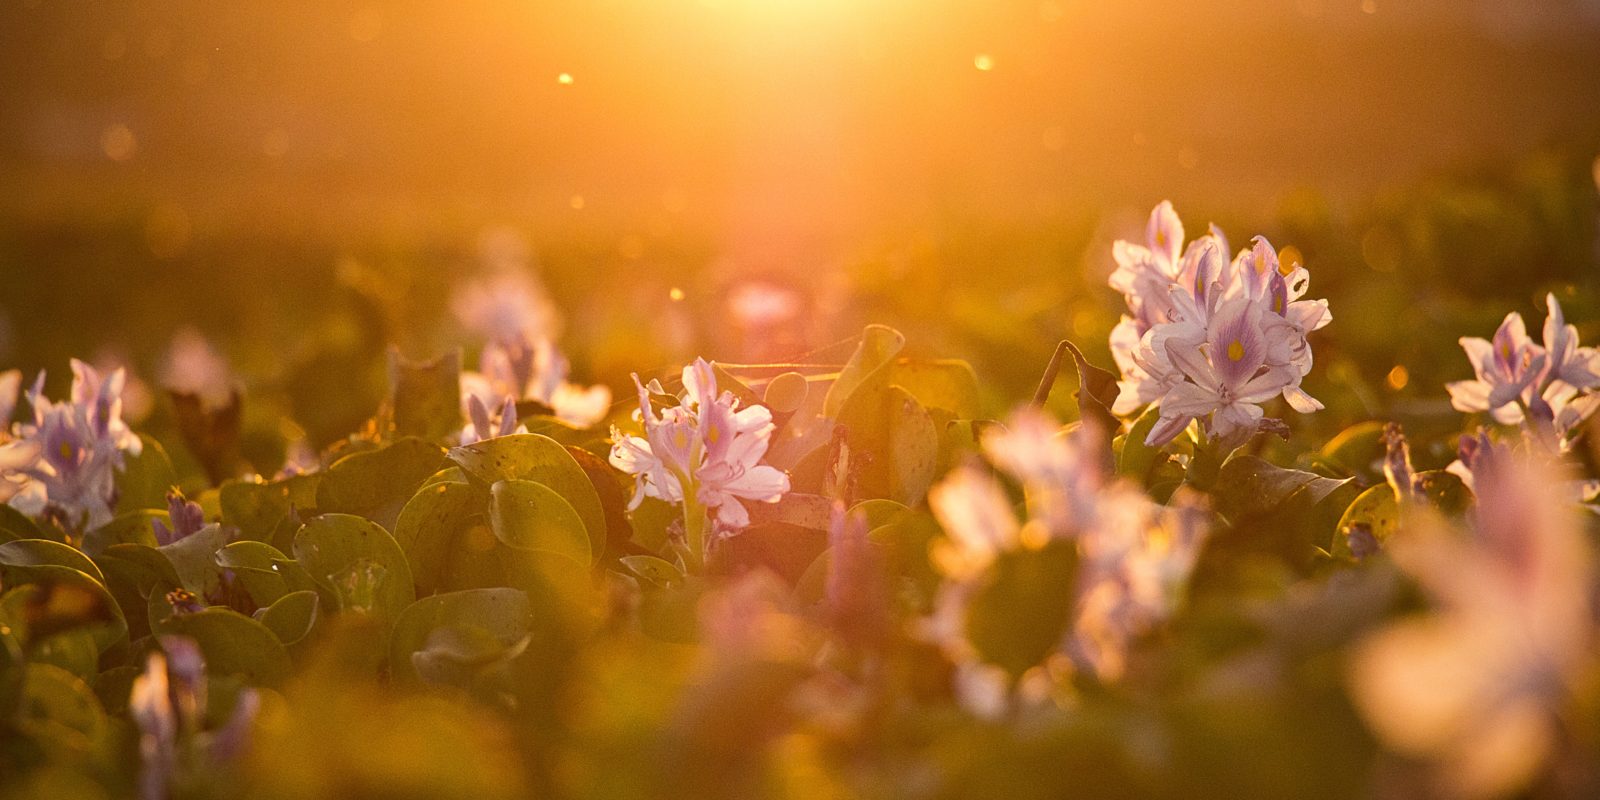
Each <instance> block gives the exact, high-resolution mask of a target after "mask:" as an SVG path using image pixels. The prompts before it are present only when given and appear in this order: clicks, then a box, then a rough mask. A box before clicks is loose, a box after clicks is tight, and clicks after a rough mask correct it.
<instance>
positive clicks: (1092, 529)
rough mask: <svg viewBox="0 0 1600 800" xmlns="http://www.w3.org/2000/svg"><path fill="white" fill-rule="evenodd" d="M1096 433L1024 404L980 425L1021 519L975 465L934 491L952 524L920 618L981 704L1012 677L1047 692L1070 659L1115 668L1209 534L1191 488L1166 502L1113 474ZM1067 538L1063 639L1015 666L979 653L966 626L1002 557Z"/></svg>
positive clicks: (1004, 694)
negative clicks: (1006, 417) (1015, 494)
mask: <svg viewBox="0 0 1600 800" xmlns="http://www.w3.org/2000/svg"><path fill="white" fill-rule="evenodd" d="M1097 436H1098V432H1096V431H1094V430H1093V429H1092V428H1091V427H1085V426H1080V427H1078V428H1076V429H1074V430H1072V431H1070V432H1062V431H1061V429H1060V427H1059V425H1056V424H1055V423H1054V422H1053V421H1051V420H1050V419H1049V418H1048V417H1047V416H1045V415H1044V414H1042V413H1041V412H1038V411H1034V410H1029V411H1024V412H1020V413H1019V414H1017V415H1015V416H1014V417H1013V418H1012V419H1011V420H1010V421H1009V424H1008V425H1007V429H1006V430H1005V431H997V432H993V433H990V434H988V435H986V436H985V437H984V440H983V450H984V452H985V454H987V455H988V456H989V459H990V461H991V462H993V463H994V464H995V465H996V466H998V467H999V468H1000V469H1001V470H1002V471H1004V472H1005V473H1007V474H1008V475H1010V476H1012V477H1013V478H1015V479H1016V480H1017V481H1018V482H1019V483H1020V484H1021V485H1022V487H1023V492H1024V494H1025V496H1026V504H1025V505H1026V518H1025V519H1018V516H1017V514H1016V512H1015V511H1014V510H1013V507H1012V504H1011V501H1010V499H1009V498H1008V497H1007V495H1006V493H1005V491H1004V489H1003V488H1002V487H1001V485H1000V483H999V481H998V480H996V479H995V478H994V477H993V476H992V475H990V474H988V473H987V472H985V471H983V470H981V469H980V468H978V467H976V466H972V465H966V466H962V467H958V468H957V469H956V470H954V471H953V472H951V473H950V474H949V475H948V476H946V477H945V478H944V479H943V480H941V481H940V482H939V483H938V484H936V485H935V486H934V487H933V488H932V489H930V490H929V492H928V504H929V507H930V508H931V509H932V510H933V513H934V516H935V518H936V519H938V521H939V524H940V526H941V527H943V529H944V531H945V538H943V539H940V540H937V541H935V543H934V544H933V546H932V549H931V552H930V555H931V557H932V560H933V563H934V566H935V568H936V569H937V570H938V571H939V573H940V574H941V575H942V576H943V577H944V582H943V584H942V585H941V586H940V589H939V593H938V596H937V597H936V598H935V602H934V612H933V615H932V616H931V617H930V618H929V619H927V620H925V624H924V626H923V629H922V630H923V634H924V635H925V636H926V637H927V638H928V639H930V640H931V641H934V642H936V643H938V644H939V645H940V647H941V648H942V649H943V650H944V652H945V654H946V655H947V656H948V657H949V658H950V659H951V661H952V662H953V663H955V664H956V668H957V677H956V686H955V688H956V693H957V696H958V698H959V699H961V701H962V703H963V705H965V706H966V707H967V708H968V709H969V710H971V711H973V712H974V713H977V714H980V715H986V716H989V715H993V714H996V713H998V711H999V710H1002V709H1004V708H1005V707H1007V705H1008V703H1009V700H1008V698H1010V697H1011V696H1012V694H1011V690H1012V689H1014V690H1015V696H1016V697H1018V698H1022V699H1026V698H1033V699H1039V698H1042V697H1044V696H1045V695H1047V694H1048V693H1049V691H1050V686H1051V684H1052V681H1053V680H1054V678H1052V675H1055V674H1056V673H1058V672H1059V671H1060V670H1061V668H1062V667H1061V664H1063V663H1073V662H1076V663H1077V664H1078V665H1079V667H1080V668H1081V669H1085V670H1088V671H1089V672H1092V673H1093V674H1094V675H1095V676H1096V677H1098V678H1099V679H1100V680H1106V681H1114V680H1117V679H1118V678H1119V677H1120V676H1121V674H1122V671H1123V667H1124V664H1125V661H1126V653H1127V650H1128V648H1129V646H1130V645H1131V643H1132V642H1133V641H1134V640H1135V639H1136V638H1137V637H1138V636H1140V635H1142V634H1144V633H1146V632H1148V631H1149V630H1151V629H1152V628H1153V627H1154V626H1156V625H1157V624H1159V623H1160V622H1161V621H1162V620H1164V619H1166V618H1167V617H1169V616H1170V615H1171V613H1172V612H1173V611H1174V610H1175V609H1176V608H1177V607H1178V605H1179V602H1180V598H1181V596H1182V593H1183V590H1184V587H1185V586H1186V585H1187V581H1188V576H1189V573H1190V571H1191V570H1192V568H1193V566H1194V562H1195V559H1196V557H1197V555H1198V553H1199V547H1200V544H1201V542H1202V541H1203V538H1204V535H1205V531H1206V525H1205V518H1204V515H1203V512H1202V511H1201V509H1200V508H1199V506H1198V504H1197V503H1196V502H1195V501H1193V500H1192V499H1190V498H1189V497H1188V495H1183V496H1181V497H1180V498H1179V499H1178V501H1177V505H1176V506H1172V507H1168V506H1162V505H1159V504H1157V503H1155V502H1153V501H1151V500H1150V498H1149V497H1147V496H1146V495H1145V494H1144V492H1143V491H1141V490H1139V489H1138V488H1137V487H1135V486H1133V485H1131V484H1127V483H1121V482H1113V481H1112V480H1111V478H1110V477H1109V476H1107V475H1106V474H1105V473H1104V468H1103V466H1102V465H1101V463H1100V461H1099V460H1098V459H1097V458H1095V457H1094V453H1095V452H1096V447H1097ZM1060 542H1071V543H1072V546H1074V547H1075V548H1076V551H1077V554H1078V561H1077V565H1078V566H1077V574H1076V587H1077V588H1076V596H1075V597H1074V598H1071V599H1069V600H1067V603H1068V604H1070V606H1071V607H1070V608H1065V609H1063V612H1064V619H1065V620H1066V622H1065V624H1064V625H1063V629H1062V630H1061V632H1060V642H1059V644H1058V645H1057V647H1055V648H1054V649H1053V650H1052V651H1051V653H1049V654H1046V656H1045V657H1044V658H1043V659H1042V660H1041V662H1040V663H1039V664H1037V665H1035V666H1034V667H1033V668H1030V669H1026V670H1022V671H1021V673H1020V674H1015V675H1011V674H1009V673H1007V672H1006V670H1005V669H1000V668H999V665H996V664H988V663H984V661H983V658H982V655H981V653H980V652H979V649H978V647H977V646H976V645H975V644H974V643H973V642H972V641H971V640H970V638H969V636H968V632H967V625H968V620H969V614H970V613H971V611H972V605H973V603H974V602H975V601H976V598H978V597H979V596H980V595H981V594H982V593H983V592H984V591H985V590H986V589H985V587H987V586H988V585H989V583H990V582H992V581H994V580H995V579H996V570H997V568H999V567H1001V566H1003V565H1002V564H1000V563H999V562H1000V561H1001V560H1002V559H1005V558H1010V557H1013V554H1019V553H1026V552H1027V551H1038V550H1043V549H1045V548H1048V547H1053V546H1058V545H1057V544H1055V543H1060ZM1065 579H1068V580H1070V578H1065ZM1041 610H1042V609H1034V611H1035V612H1038V611H1041ZM1015 667H1016V665H1014V664H1013V665H1011V666H1010V667H1008V669H1012V670H1015ZM1013 680H1014V681H1015V682H1014V683H1013V682H1012V681H1013Z"/></svg>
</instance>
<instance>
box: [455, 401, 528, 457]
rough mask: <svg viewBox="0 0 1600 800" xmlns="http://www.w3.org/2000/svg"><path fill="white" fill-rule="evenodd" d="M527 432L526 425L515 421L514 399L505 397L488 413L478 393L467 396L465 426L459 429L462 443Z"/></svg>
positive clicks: (515, 407) (515, 404) (515, 406)
mask: <svg viewBox="0 0 1600 800" xmlns="http://www.w3.org/2000/svg"><path fill="white" fill-rule="evenodd" d="M527 432H528V428H527V426H525V425H519V424H518V423H517V403H516V401H515V400H513V399H511V398H510V397H507V398H506V399H505V403H504V404H502V405H501V406H500V408H499V410H498V411H496V412H495V413H494V414H490V413H489V409H488V407H487V406H485V405H484V403H483V398H481V397H479V396H478V395H468V396H467V426H466V427H465V428H462V429H461V443H462V444H464V445H467V444H475V443H477V442H481V441H483V440H484V439H493V438H495V437H497V436H510V435H511V434H513V433H527Z"/></svg>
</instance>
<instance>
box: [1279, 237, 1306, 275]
mask: <svg viewBox="0 0 1600 800" xmlns="http://www.w3.org/2000/svg"><path fill="white" fill-rule="evenodd" d="M1305 265H1306V257H1305V256H1303V255H1301V254H1300V248H1298V247H1295V246H1294V245H1292V244H1291V245H1288V246H1287V247H1284V248H1283V249H1282V250H1279V251H1278V274H1280V275H1288V274H1289V273H1291V272H1294V271H1295V270H1297V269H1299V268H1301V267H1303V266H1305Z"/></svg>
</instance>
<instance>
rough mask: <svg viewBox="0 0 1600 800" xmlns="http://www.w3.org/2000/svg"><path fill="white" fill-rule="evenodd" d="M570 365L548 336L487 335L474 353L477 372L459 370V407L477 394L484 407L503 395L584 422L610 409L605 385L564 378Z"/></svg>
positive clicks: (600, 417) (493, 404) (598, 418)
mask: <svg viewBox="0 0 1600 800" xmlns="http://www.w3.org/2000/svg"><path fill="white" fill-rule="evenodd" d="M570 370H571V365H570V364H569V363H568V362H567V359H566V357H564V356H562V355H561V352H560V351H559V350H557V349H556V347H555V345H554V344H552V343H551V342H550V340H548V339H515V340H496V341H490V342H489V343H487V344H485V345H484V347H483V352H482V353H481V354H480V355H479V358H478V371H477V372H463V373H461V402H462V404H463V411H464V412H465V413H467V414H469V415H470V413H471V411H470V408H469V407H468V406H467V404H468V403H470V402H471V400H472V398H477V399H478V401H479V402H481V403H482V404H483V405H484V406H485V407H489V408H493V407H497V406H499V405H500V404H501V403H502V402H504V401H505V400H506V398H511V399H512V400H513V401H520V400H533V401H536V402H539V403H542V404H544V405H546V406H549V407H550V410H551V411H552V412H553V413H554V414H555V416H556V417H558V418H560V419H561V420H563V421H565V422H568V423H571V424H573V425H576V426H578V427H582V428H587V427H590V426H592V425H595V424H596V423H598V422H600V421H601V420H603V419H605V417H606V414H607V413H608V412H609V411H610V410H611V390H610V389H608V388H606V387H604V386H590V387H583V386H579V385H577V384H574V383H572V382H570V381H569V380H567V376H568V373H569V372H570Z"/></svg>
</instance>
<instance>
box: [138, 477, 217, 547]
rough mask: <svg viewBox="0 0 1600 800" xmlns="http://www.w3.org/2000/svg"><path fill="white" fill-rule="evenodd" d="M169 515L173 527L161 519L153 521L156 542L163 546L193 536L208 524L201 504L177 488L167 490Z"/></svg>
mask: <svg viewBox="0 0 1600 800" xmlns="http://www.w3.org/2000/svg"><path fill="white" fill-rule="evenodd" d="M167 516H168V517H169V518H170V519H171V520H172V527H171V528H168V527H167V525H166V523H163V522H162V521H161V520H159V519H158V520H155V521H154V522H152V523H151V527H153V528H154V529H155V534H156V542H157V543H158V544H160V545H162V546H165V545H169V544H172V543H173V542H176V541H178V540H179V539H186V538H188V537H190V536H193V535H194V534H196V533H199V532H200V529H202V528H204V527H205V526H206V514H205V511H203V510H202V509H201V508H200V504H199V503H195V502H192V501H190V500H187V499H185V498H184V496H183V492H180V491H178V490H176V489H174V490H172V491H170V492H167Z"/></svg>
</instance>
